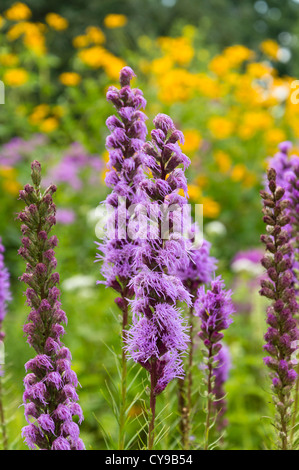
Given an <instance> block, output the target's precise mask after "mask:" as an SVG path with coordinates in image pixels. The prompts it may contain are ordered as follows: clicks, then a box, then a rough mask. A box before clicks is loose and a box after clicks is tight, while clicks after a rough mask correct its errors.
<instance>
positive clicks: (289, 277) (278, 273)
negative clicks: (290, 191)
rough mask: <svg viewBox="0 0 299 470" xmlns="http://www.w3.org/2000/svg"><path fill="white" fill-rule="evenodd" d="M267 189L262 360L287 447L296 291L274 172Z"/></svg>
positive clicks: (284, 207) (285, 209)
mask: <svg viewBox="0 0 299 470" xmlns="http://www.w3.org/2000/svg"><path fill="white" fill-rule="evenodd" d="M268 186H269V192H267V191H261V196H262V198H263V203H264V207H263V213H264V218H263V220H264V222H265V224H266V225H267V235H262V236H261V241H262V242H263V243H264V244H265V245H266V250H267V254H266V255H265V256H264V257H263V259H262V265H263V266H264V268H266V270H267V276H268V279H263V280H262V281H261V290H260V294H261V295H262V296H265V297H267V298H268V299H270V300H271V302H272V305H271V306H270V307H268V310H267V314H268V316H267V324H268V325H269V328H268V331H267V333H266V335H265V340H266V341H267V344H266V345H265V346H264V349H265V351H267V353H268V354H269V356H267V357H265V359H264V362H265V364H266V365H267V367H269V369H270V370H271V377H272V389H273V392H274V397H273V400H274V404H275V406H276V409H277V416H278V417H277V419H276V422H275V428H276V429H277V430H278V432H279V438H280V447H281V448H282V449H284V450H286V449H288V448H289V445H290V442H289V436H288V432H289V422H290V418H291V408H292V403H293V401H292V399H291V391H292V388H293V386H294V383H295V381H296V378H297V373H296V371H295V370H294V367H295V364H294V362H293V360H292V355H293V353H294V352H295V351H296V350H297V344H296V340H297V339H298V338H299V332H298V329H297V325H296V320H295V318H294V316H295V314H296V313H298V304H297V302H296V293H295V289H294V287H293V279H294V277H293V273H292V271H291V269H292V259H293V258H292V256H291V255H292V246H291V244H290V236H289V233H288V231H287V230H285V229H284V227H285V226H286V225H288V224H289V223H290V220H291V219H290V216H289V215H288V214H289V206H290V203H289V201H288V200H286V199H284V195H285V189H283V188H282V187H280V186H278V185H277V184H276V171H275V170H274V169H273V168H271V169H270V170H269V171H268Z"/></svg>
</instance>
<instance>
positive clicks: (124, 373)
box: [118, 295, 128, 450]
mask: <svg viewBox="0 0 299 470" xmlns="http://www.w3.org/2000/svg"><path fill="white" fill-rule="evenodd" d="M122 299H123V301H124V307H123V321H122V346H123V348H122V358H121V367H122V372H121V403H120V416H119V435H118V448H119V450H124V448H125V424H126V411H127V358H126V353H125V350H124V346H125V344H126V334H127V333H126V327H127V325H128V301H127V300H126V299H125V297H124V295H123V296H122Z"/></svg>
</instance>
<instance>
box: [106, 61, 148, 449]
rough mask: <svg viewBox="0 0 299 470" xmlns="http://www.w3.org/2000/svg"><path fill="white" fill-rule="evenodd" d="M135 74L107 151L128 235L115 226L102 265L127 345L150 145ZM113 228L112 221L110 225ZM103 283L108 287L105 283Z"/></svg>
mask: <svg viewBox="0 0 299 470" xmlns="http://www.w3.org/2000/svg"><path fill="white" fill-rule="evenodd" d="M133 77H135V73H134V72H133V70H132V69H131V68H130V67H124V68H123V69H122V70H121V72H120V85H121V87H122V88H121V89H120V90H118V89H117V88H115V87H110V88H109V90H108V92H107V100H108V101H110V102H111V103H112V104H113V105H114V107H115V109H116V111H117V113H118V117H116V116H110V117H109V118H108V119H107V121H106V124H107V127H108V129H109V130H110V131H111V135H109V136H108V137H107V140H106V147H107V150H108V152H109V163H108V170H109V171H108V174H107V176H106V184H107V186H109V187H110V188H112V192H111V194H110V195H109V196H108V197H107V199H106V204H107V205H109V206H112V207H113V208H114V210H113V216H112V217H113V218H114V217H115V218H116V219H121V220H122V224H123V227H124V228H125V233H119V232H121V227H120V225H121V224H119V223H118V220H116V221H115V233H114V236H110V238H108V237H107V238H106V239H105V240H104V242H103V243H101V244H100V243H99V244H98V248H99V250H100V252H101V253H99V254H98V255H97V258H98V261H103V264H102V269H101V272H102V274H103V276H104V278H105V285H106V286H107V287H112V288H113V289H114V290H115V291H116V292H118V294H120V297H117V298H116V299H115V303H116V305H117V306H118V307H119V308H120V310H121V311H122V340H123V343H124V342H125V337H126V327H127V325H128V321H129V319H128V299H130V298H132V296H133V289H132V288H130V286H129V282H130V280H131V279H132V277H133V276H134V275H135V274H136V267H135V264H134V248H135V246H136V245H137V244H138V240H135V241H134V240H132V239H131V238H130V237H129V235H128V234H127V230H126V229H127V226H128V222H129V219H130V213H129V208H130V207H131V206H132V205H133V204H135V203H138V202H140V197H139V194H138V185H139V183H140V181H141V180H142V178H143V172H142V168H141V160H140V156H139V151H140V149H141V147H142V145H143V144H144V142H145V138H146V135H147V128H146V125H145V120H146V119H147V117H146V115H145V114H144V113H143V112H142V111H141V110H140V109H141V108H145V106H146V101H145V99H144V97H143V94H142V91H141V90H139V89H138V88H131V87H130V82H131V80H132V78H133ZM108 223H109V222H108ZM100 283H102V282H100ZM126 373H127V372H126V356H125V352H124V351H123V353H122V390H121V404H120V417H119V448H120V449H123V448H124V428H125V411H126Z"/></svg>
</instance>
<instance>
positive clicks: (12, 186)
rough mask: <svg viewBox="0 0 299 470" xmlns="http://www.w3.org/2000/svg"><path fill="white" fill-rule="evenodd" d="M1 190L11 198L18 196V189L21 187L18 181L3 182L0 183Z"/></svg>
mask: <svg viewBox="0 0 299 470" xmlns="http://www.w3.org/2000/svg"><path fill="white" fill-rule="evenodd" d="M2 186H3V189H4V191H5V192H7V193H9V194H11V195H12V196H16V195H18V194H19V191H20V189H22V186H21V185H20V183H18V181H15V180H4V181H3V183H2Z"/></svg>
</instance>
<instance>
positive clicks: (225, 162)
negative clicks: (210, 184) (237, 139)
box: [214, 150, 232, 174]
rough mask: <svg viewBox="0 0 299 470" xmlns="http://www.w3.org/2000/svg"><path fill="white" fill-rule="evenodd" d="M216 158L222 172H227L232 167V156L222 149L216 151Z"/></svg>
mask: <svg viewBox="0 0 299 470" xmlns="http://www.w3.org/2000/svg"><path fill="white" fill-rule="evenodd" d="M214 160H215V161H216V163H217V165H218V167H219V171H220V173H223V174H225V173H227V172H228V171H229V170H230V169H231V165H232V161H231V158H230V156H229V155H228V154H227V153H226V152H223V151H222V150H216V152H215V153H214Z"/></svg>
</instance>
